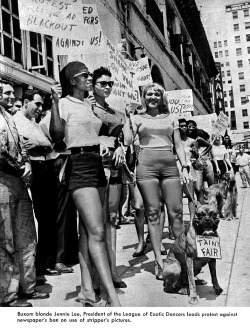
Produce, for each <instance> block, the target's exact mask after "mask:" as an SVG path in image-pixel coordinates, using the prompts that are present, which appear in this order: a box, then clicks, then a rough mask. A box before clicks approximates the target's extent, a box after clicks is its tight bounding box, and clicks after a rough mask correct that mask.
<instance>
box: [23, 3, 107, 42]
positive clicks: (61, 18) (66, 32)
mask: <svg viewBox="0 0 250 328" xmlns="http://www.w3.org/2000/svg"><path fill="white" fill-rule="evenodd" d="M18 8H19V20H20V28H21V29H23V30H28V31H32V32H37V33H41V34H47V35H52V36H55V37H57V38H59V39H60V40H59V41H58V43H59V44H60V45H61V46H62V47H65V44H67V43H68V42H69V41H67V39H71V40H72V41H71V42H73V41H74V44H76V43H78V41H80V40H84V39H85V38H86V35H92V37H93V38H94V37H95V38H96V39H95V40H96V41H94V40H93V42H99V40H98V37H99V36H100V30H101V29H100V22H99V17H98V14H97V9H96V5H86V4H83V3H82V0H64V1H63V0H18ZM94 31H95V33H94ZM71 44H72V43H71Z"/></svg>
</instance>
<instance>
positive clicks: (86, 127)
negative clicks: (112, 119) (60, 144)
mask: <svg viewBox="0 0 250 328" xmlns="http://www.w3.org/2000/svg"><path fill="white" fill-rule="evenodd" d="M59 111H60V117H61V118H62V119H63V120H64V121H65V123H66V124H65V143H66V145H67V148H68V149H70V148H74V147H86V146H97V145H99V143H100V142H99V138H98V135H99V131H100V128H101V126H102V121H101V120H100V119H99V118H98V117H97V116H96V115H95V114H94V113H93V110H92V108H91V104H90V102H89V101H88V100H87V99H86V100H85V101H81V100H79V99H77V98H74V97H71V96H67V97H65V98H61V99H60V101H59Z"/></svg>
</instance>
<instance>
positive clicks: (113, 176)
mask: <svg viewBox="0 0 250 328" xmlns="http://www.w3.org/2000/svg"><path fill="white" fill-rule="evenodd" d="M109 153H110V154H109V156H106V157H103V159H102V163H103V167H104V171H105V174H106V179H107V182H108V183H109V184H111V185H113V184H122V173H121V169H120V168H119V169H118V168H116V167H115V166H114V162H113V161H112V158H113V155H114V149H109Z"/></svg>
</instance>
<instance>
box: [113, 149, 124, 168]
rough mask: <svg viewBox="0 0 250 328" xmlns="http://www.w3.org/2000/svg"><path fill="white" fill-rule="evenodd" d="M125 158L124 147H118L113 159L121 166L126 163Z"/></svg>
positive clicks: (116, 164)
mask: <svg viewBox="0 0 250 328" xmlns="http://www.w3.org/2000/svg"><path fill="white" fill-rule="evenodd" d="M124 159H125V158H124V153H123V150H122V147H121V146H120V147H118V148H116V150H115V151H114V155H113V157H112V161H113V163H114V165H115V166H116V167H121V166H122V164H123V163H124Z"/></svg>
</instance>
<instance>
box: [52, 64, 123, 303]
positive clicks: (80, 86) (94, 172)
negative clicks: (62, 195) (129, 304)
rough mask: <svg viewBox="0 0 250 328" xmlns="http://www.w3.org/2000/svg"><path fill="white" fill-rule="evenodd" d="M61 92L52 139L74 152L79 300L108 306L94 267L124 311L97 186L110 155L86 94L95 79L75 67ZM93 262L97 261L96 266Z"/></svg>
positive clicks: (71, 67)
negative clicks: (96, 284)
mask: <svg viewBox="0 0 250 328" xmlns="http://www.w3.org/2000/svg"><path fill="white" fill-rule="evenodd" d="M61 77H63V79H62V82H63V84H62V91H63V95H65V94H67V96H66V97H65V98H62V99H60V101H59V99H58V92H57V91H59V92H60V89H59V90H58V86H53V87H52V96H53V101H54V102H55V103H57V104H58V102H59V106H57V105H56V104H54V106H52V112H51V122H50V134H51V137H52V138H53V140H54V141H55V142H59V141H62V140H63V139H64V137H65V143H66V145H67V148H68V149H70V150H71V157H70V160H71V165H72V170H71V174H70V178H69V189H70V191H71V193H72V197H73V200H74V203H75V205H76V208H77V210H78V212H79V217H80V220H79V233H80V238H79V261H80V267H81V290H80V293H79V295H78V300H79V301H80V302H81V303H82V304H83V305H84V306H85V305H86V304H87V305H90V306H95V307H98V306H106V305H107V302H105V301H104V300H103V299H101V298H100V297H99V296H98V295H97V294H96V293H95V292H94V289H93V283H92V278H91V274H92V263H91V262H93V264H94V266H95V268H96V270H97V272H98V274H99V276H100V278H101V280H102V283H103V285H104V287H105V289H106V291H107V294H108V302H109V304H110V305H111V306H120V302H119V299H118V296H117V293H116V291H115V288H114V285H113V281H112V276H111V271H110V267H109V261H108V256H107V248H106V243H105V232H104V222H103V213H102V204H101V201H100V196H99V193H98V187H99V186H101V185H105V183H106V181H105V175H104V170H103V166H102V156H103V155H105V153H106V150H105V148H103V147H102V145H101V144H100V142H99V131H100V128H101V126H102V121H101V120H100V119H99V118H97V117H96V115H95V114H94V113H93V111H92V107H91V104H90V102H89V101H88V100H86V99H85V93H86V91H90V90H92V78H90V73H89V71H88V68H87V67H86V66H85V65H84V64H83V63H81V62H70V63H69V64H67V66H66V67H65V68H64V69H63V74H62V75H61ZM58 107H59V109H58ZM91 260H92V261H91Z"/></svg>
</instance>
